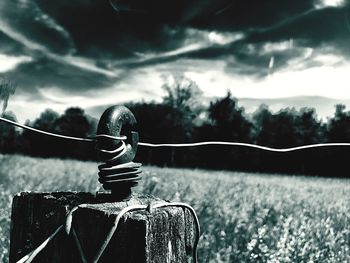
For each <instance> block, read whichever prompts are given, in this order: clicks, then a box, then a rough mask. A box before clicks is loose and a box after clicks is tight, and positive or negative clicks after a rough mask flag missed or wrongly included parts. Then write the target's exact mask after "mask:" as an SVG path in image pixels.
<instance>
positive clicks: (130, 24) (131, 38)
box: [36, 0, 314, 57]
mask: <svg viewBox="0 0 350 263" xmlns="http://www.w3.org/2000/svg"><path fill="white" fill-rule="evenodd" d="M112 1H113V2H115V5H116V6H117V9H116V10H118V11H116V10H115V9H113V8H111V6H110V4H109V2H108V1H107V0H104V1H92V0H89V1H72V0H61V1H57V2H55V3H54V4H53V3H52V2H50V1H46V0H36V2H37V3H38V5H39V6H40V7H41V9H42V10H44V11H45V12H46V13H47V14H49V15H50V16H51V17H53V18H54V19H55V21H57V22H58V23H59V24H60V25H62V26H63V27H64V28H65V29H66V30H67V32H69V33H70V35H71V37H72V39H73V40H74V43H75V44H76V46H77V49H78V52H80V53H81V54H84V55H89V56H95V57H109V56H113V55H117V56H118V57H132V56H133V55H134V52H135V51H139V52H147V51H154V50H156V51H159V52H161V51H166V50H171V49H175V48H177V47H179V46H181V45H182V44H183V42H184V40H185V39H186V37H187V35H186V30H185V29H186V28H197V29H201V30H215V31H243V32H246V31H248V30H251V29H260V28H265V27H271V26H273V25H274V24H276V23H279V22H281V20H283V19H285V18H286V17H291V16H296V15H298V14H300V13H303V12H306V11H307V10H310V9H311V8H312V7H313V3H314V1H311V0H298V1H295V0H289V1H280V0H270V1H261V0H252V1H246V0H236V1H235V0H234V1H232V0H215V1H214V0H212V1H208V0H201V1H198V0H197V1H196V0H192V1H189V0H170V1H164V0H149V1H144V0H128V1H125V0H124V1H120V0H112ZM118 7H119V8H118Z"/></svg>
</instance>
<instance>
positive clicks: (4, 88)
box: [0, 77, 17, 113]
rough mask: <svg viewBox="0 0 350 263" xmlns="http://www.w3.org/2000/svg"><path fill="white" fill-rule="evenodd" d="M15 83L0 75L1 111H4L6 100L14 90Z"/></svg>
mask: <svg viewBox="0 0 350 263" xmlns="http://www.w3.org/2000/svg"><path fill="white" fill-rule="evenodd" d="M16 87H17V86H16V84H15V83H13V82H11V81H9V80H6V79H4V78H1V77H0V102H2V113H4V112H5V110H6V108H7V104H8V100H9V98H10V96H11V95H13V94H14V93H15V91H16Z"/></svg>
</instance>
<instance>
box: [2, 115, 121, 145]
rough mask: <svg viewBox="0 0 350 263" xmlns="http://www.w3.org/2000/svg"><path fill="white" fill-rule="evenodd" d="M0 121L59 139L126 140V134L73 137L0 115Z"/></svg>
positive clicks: (90, 140)
mask: <svg viewBox="0 0 350 263" xmlns="http://www.w3.org/2000/svg"><path fill="white" fill-rule="evenodd" d="M0 121H3V122H6V123H8V124H11V125H14V126H17V127H19V128H22V129H25V130H30V131H33V132H36V133H41V134H44V135H48V136H53V137H56V138H61V139H67V140H73V141H83V142H95V141H96V139H97V138H99V137H105V138H109V139H114V140H126V136H120V137H117V136H111V135H106V134H98V135H96V136H93V137H88V138H81V137H74V136H68V135H61V134H57V133H53V132H47V131H43V130H39V129H35V128H33V127H29V126H27V125H23V124H19V123H18V122H15V121H11V120H8V119H5V118H3V117H0Z"/></svg>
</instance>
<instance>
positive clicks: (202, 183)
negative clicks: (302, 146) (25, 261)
mask: <svg viewBox="0 0 350 263" xmlns="http://www.w3.org/2000/svg"><path fill="white" fill-rule="evenodd" d="M0 165H1V167H2V169H1V171H0V211H1V213H0V215H1V217H0V261H1V262H7V260H8V259H7V256H8V248H9V230H10V210H11V199H12V197H13V195H14V194H16V193H17V192H20V191H39V192H50V191H90V192H96V191H97V190H99V185H98V182H97V172H98V170H97V164H96V163H94V162H81V161H72V160H64V161H63V160H58V159H40V158H29V157H23V156H16V155H0ZM52 167H55V169H52ZM143 170H144V176H143V180H142V181H141V183H140V186H139V187H137V188H136V189H135V191H136V192H138V193H141V194H152V195H155V196H158V197H160V198H162V199H165V200H172V201H182V202H186V203H188V204H191V205H192V206H194V208H195V210H196V212H197V214H198V216H199V219H200V224H201V228H202V234H201V237H200V243H199V260H200V262H209V263H211V262H213V263H214V262H215V263H217V262H270V263H273V262H329V263H331V262H334V263H336V262H350V249H349V247H350V246H349V245H350V231H349V220H350V215H349V210H350V196H349V194H348V193H349V191H350V184H349V181H348V180H345V179H324V178H317V177H286V176H282V175H273V176H272V175H267V174H249V173H237V172H225V171H205V170H195V169H170V168H157V167H147V166H146V167H144V168H143Z"/></svg>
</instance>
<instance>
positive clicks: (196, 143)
mask: <svg viewBox="0 0 350 263" xmlns="http://www.w3.org/2000/svg"><path fill="white" fill-rule="evenodd" d="M0 121H4V122H6V123H9V124H11V125H14V126H17V127H20V128H22V129H26V130H30V131H33V132H37V133H41V134H44V135H48V136H53V137H57V138H61V139H67V140H74V141H83V142H96V140H97V139H99V138H101V137H104V138H108V139H113V140H122V141H123V140H126V139H127V138H126V136H111V135H107V134H97V135H95V136H93V137H88V138H81V137H73V136H67V135H61V134H56V133H52V132H46V131H42V130H39V129H36V128H32V127H29V126H27V125H22V124H19V123H18V122H15V121H11V120H8V119H5V118H3V117H0ZM138 145H139V146H143V147H152V148H160V147H197V146H207V145H224V146H242V147H248V148H255V149H260V150H265V151H270V152H280V153H284V152H292V151H298V150H305V149H311V148H320V147H339V146H347V147H349V146H350V143H347V142H334V143H317V144H307V145H302V146H296V147H288V148H274V147H268V146H262V145H257V144H252V143H243V142H226V141H205V142H194V143H149V142H139V143H138Z"/></svg>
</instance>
